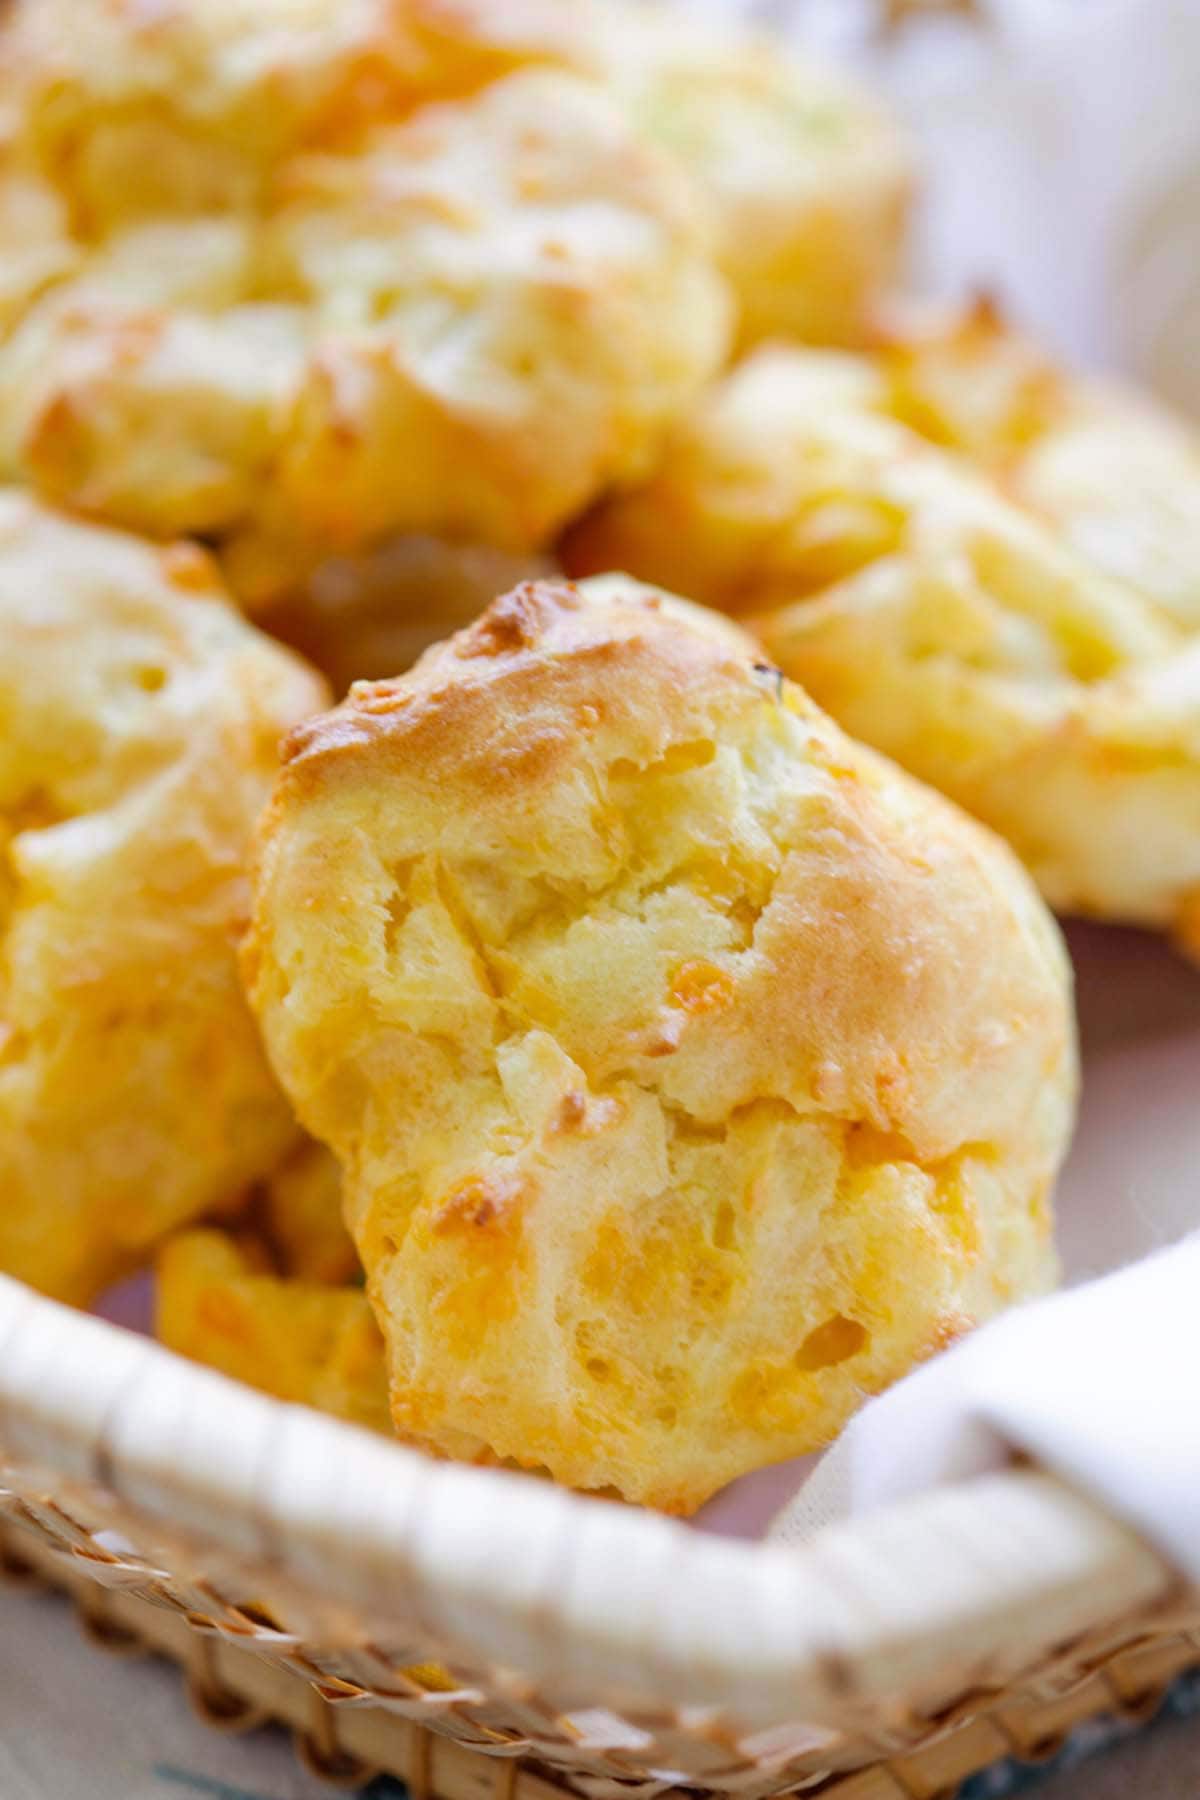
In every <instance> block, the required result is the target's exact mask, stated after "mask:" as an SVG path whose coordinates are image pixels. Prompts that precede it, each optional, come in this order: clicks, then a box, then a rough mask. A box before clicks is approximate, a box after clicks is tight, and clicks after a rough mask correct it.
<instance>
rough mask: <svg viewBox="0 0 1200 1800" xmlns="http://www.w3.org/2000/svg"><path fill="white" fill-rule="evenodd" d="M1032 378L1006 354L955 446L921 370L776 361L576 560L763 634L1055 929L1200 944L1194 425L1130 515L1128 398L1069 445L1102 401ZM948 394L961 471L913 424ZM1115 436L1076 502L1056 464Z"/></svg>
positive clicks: (605, 524)
mask: <svg viewBox="0 0 1200 1800" xmlns="http://www.w3.org/2000/svg"><path fill="white" fill-rule="evenodd" d="M1015 354H1016V352H1015V351H1014V355H1015ZM1021 366H1023V367H1024V369H1025V373H1024V374H1021V373H1020V367H1021ZM1014 368H1016V370H1017V374H1016V379H1015V380H1014ZM1031 373H1033V372H1032V371H1030V369H1029V367H1028V364H1027V363H1026V364H1024V365H1019V363H1018V364H1013V363H1010V364H1009V365H1008V366H1007V367H1006V366H1004V365H1003V364H1001V366H999V367H997V364H996V363H993V365H992V367H991V369H990V370H989V374H990V376H992V377H995V379H994V380H993V381H992V384H991V386H990V387H989V386H988V384H987V383H986V382H984V381H982V380H981V381H980V382H979V383H978V384H977V385H976V386H974V387H971V386H970V384H969V383H968V384H967V386H966V388H965V389H964V390H963V391H962V393H961V395H960V398H959V400H958V403H957V406H956V408H955V410H954V417H955V419H956V423H955V424H954V426H953V429H952V428H951V425H950V423H949V422H948V421H949V419H950V417H951V403H950V392H951V385H952V384H951V383H950V382H949V381H948V380H947V379H943V380H942V381H941V382H940V385H939V384H935V382H934V380H933V371H932V368H931V367H929V366H927V368H926V371H925V375H924V377H923V380H924V387H923V389H921V390H919V389H918V383H917V372H916V371H915V370H914V369H913V368H912V367H911V366H910V367H909V368H908V369H907V370H897V368H896V366H895V365H894V364H892V363H889V358H888V357H887V356H884V357H875V358H873V357H856V356H850V355H838V354H836V353H826V354H821V353H817V352H805V351H802V350H787V349H775V350H764V351H761V352H759V353H758V354H756V355H755V356H753V357H751V358H750V359H748V360H747V361H746V362H744V363H743V364H742V365H740V367H739V368H737V369H736V370H735V371H734V372H733V373H732V374H731V375H730V376H728V377H727V378H726V379H725V380H724V381H723V382H721V383H719V384H718V385H717V386H716V388H715V389H713V390H712V391H711V392H710V394H709V395H708V397H707V398H706V400H705V401H704V402H703V404H702V405H701V406H700V407H699V408H698V409H697V410H696V412H695V413H694V414H693V416H692V418H691V420H690V421H689V422H688V423H687V424H686V425H684V426H681V427H680V428H678V430H677V432H676V434H675V435H674V437H673V439H672V443H671V446H670V448H669V450H668V453H667V456H666V458H665V459H664V461H663V464H662V465H661V467H660V468H659V470H658V471H657V472H656V474H655V475H654V477H653V478H652V480H651V481H650V482H649V483H647V484H646V485H645V486H644V487H642V488H641V489H639V490H638V491H637V492H635V493H632V494H630V495H628V496H625V497H617V498H615V499H614V500H613V501H612V502H611V503H610V504H608V505H605V506H603V507H601V508H600V509H598V511H597V512H595V513H594V514H593V515H592V516H591V517H590V518H589V519H587V520H585V521H584V522H583V523H582V524H581V525H580V527H579V528H578V529H577V530H576V531H575V532H574V533H573V534H572V535H571V537H570V538H569V540H568V542H567V544H566V546H565V550H564V556H565V560H566V562H567V565H568V567H570V568H572V569H573V570H586V569H588V568H593V567H607V566H611V565H613V564H618V565H621V566H624V567H627V568H629V569H632V570H633V571H634V572H635V573H636V574H639V575H644V576H647V577H649V578H651V579H654V580H659V581H663V582H666V583H668V584H669V585H674V586H677V587H679V588H681V589H683V590H684V591H686V592H688V593H692V594H695V595H696V596H697V597H698V598H699V599H701V600H705V601H709V602H711V603H713V604H716V605H720V606H724V607H728V608H730V609H732V610H734V611H737V612H741V613H744V614H753V615H755V616H754V617H753V619H752V621H751V622H752V623H753V626H754V628H755V629H756V630H757V631H758V633H759V635H760V636H761V638H762V641H763V643H764V644H765V646H766V650H767V653H768V655H769V656H771V657H772V658H773V659H774V660H775V661H777V662H778V663H779V664H780V665H781V666H782V667H783V668H784V669H786V670H787V672H788V673H789V674H790V675H792V676H794V677H795V678H796V679H797V680H798V681H801V682H803V684H804V686H805V687H806V688H807V689H808V691H809V692H810V693H811V694H812V695H813V697H814V699H816V700H817V702H818V703H819V704H820V705H822V706H824V707H827V708H828V710H829V711H830V712H831V713H832V714H833V715H834V717H835V718H836V719H838V720H839V722H840V723H841V724H842V725H844V726H845V727H846V729H847V730H848V731H850V732H852V733H853V734H854V735H855V736H857V737H860V738H863V739H864V740H865V741H867V742H868V743H871V744H874V745H876V746H877V747H878V748H879V749H882V750H885V751H887V752H888V754H889V755H891V756H894V757H895V758H896V759H897V761H899V762H901V763H903V764H904V765H905V766H906V767H907V768H909V769H911V770H912V771H914V772H915V773H916V774H918V775H920V776H922V777H923V778H924V779H925V780H927V781H930V782H932V783H934V784H935V785H936V786H938V787H940V788H942V789H944V790H945V792H947V793H948V794H950V795H952V796H953V797H954V798H955V799H956V800H958V801H959V802H961V803H962V804H963V805H964V806H966V807H967V808H968V809H969V810H970V811H972V812H974V813H975V814H977V815H978V816H979V817H980V818H982V819H984V820H985V821H986V822H987V823H988V824H990V825H992V826H993V827H995V828H996V829H997V830H998V831H1000V832H1001V833H1002V834H1003V835H1004V836H1005V837H1006V838H1007V839H1008V840H1009V842H1010V843H1011V844H1013V846H1014V847H1015V848H1016V849H1017V850H1018V852H1019V853H1020V855H1021V856H1022V858H1023V859H1024V860H1025V862H1026V863H1027V864H1028V866H1029V868H1030V869H1031V870H1032V872H1033V874H1034V875H1035V876H1036V878H1037V880H1038V883H1039V885H1040V886H1041V888H1042V891H1043V892H1044V894H1045V895H1046V896H1047V898H1048V899H1049V900H1050V901H1051V902H1052V904H1053V905H1054V906H1056V907H1057V908H1058V909H1059V910H1060V911H1063V912H1077V913H1086V914H1091V915H1094V916H1096V917H1099V918H1109V919H1117V920H1124V921H1127V922H1129V923H1133V924H1140V925H1147V926H1151V927H1154V928H1156V929H1162V930H1170V931H1173V932H1174V933H1175V934H1176V936H1177V938H1178V940H1179V941H1180V942H1181V943H1182V944H1183V945H1184V946H1185V947H1187V948H1190V949H1192V950H1193V951H1195V950H1197V949H1200V643H1198V642H1197V639H1196V637H1195V636H1194V635H1193V633H1192V631H1191V629H1190V628H1189V627H1188V626H1187V624H1186V623H1185V613H1186V602H1185V600H1184V592H1185V582H1184V581H1183V580H1177V579H1176V577H1177V576H1179V575H1181V574H1182V573H1183V571H1184V570H1185V568H1186V567H1187V563H1188V559H1187V557H1186V556H1182V557H1178V558H1177V557H1176V547H1175V546H1174V544H1173V534H1172V528H1171V525H1170V519H1171V517H1172V516H1174V514H1175V513H1176V512H1177V513H1178V514H1179V515H1181V516H1182V515H1183V514H1184V513H1185V512H1186V504H1188V502H1187V499H1186V496H1187V494H1188V493H1190V489H1189V488H1188V479H1189V475H1188V473H1186V472H1185V470H1186V465H1185V460H1184V457H1183V454H1182V434H1181V433H1180V432H1178V431H1175V430H1174V428H1172V433H1173V435H1172V437H1170V438H1168V436H1167V434H1166V432H1165V430H1164V432H1163V434H1162V435H1161V436H1159V437H1157V438H1156V439H1155V444H1156V448H1155V449H1154V450H1153V452H1152V453H1148V460H1151V461H1153V462H1154V463H1155V466H1162V467H1166V465H1167V464H1168V463H1169V464H1170V469H1171V471H1172V473H1171V474H1170V476H1169V479H1168V478H1164V486H1163V488H1162V489H1161V490H1159V492H1158V493H1157V495H1155V494H1154V492H1153V490H1152V488H1151V487H1145V486H1138V485H1137V484H1136V483H1135V485H1134V487H1133V488H1132V489H1131V492H1130V494H1129V495H1127V496H1125V497H1124V499H1123V498H1122V497H1121V495H1120V493H1119V461H1118V454H1119V440H1120V435H1121V434H1120V429H1119V415H1118V413H1117V412H1116V411H1115V410H1113V409H1115V407H1116V402H1115V400H1112V399H1111V398H1106V399H1105V401H1104V407H1105V408H1107V409H1108V410H1107V411H1105V412H1103V413H1101V412H1100V411H1099V410H1097V411H1095V412H1094V413H1091V414H1090V417H1091V419H1092V421H1093V422H1092V423H1089V424H1087V425H1084V424H1083V423H1079V424H1078V426H1077V425H1076V423H1075V421H1076V420H1079V421H1082V420H1083V418H1084V416H1085V413H1087V412H1088V409H1089V408H1090V407H1091V405H1092V402H1091V401H1090V400H1085V398H1084V397H1083V396H1079V397H1078V398H1074V399H1073V398H1071V397H1070V396H1068V397H1067V399H1066V400H1065V401H1064V400H1062V399H1061V397H1059V398H1056V392H1057V389H1056V387H1055V386H1054V384H1050V385H1048V384H1047V382H1046V380H1045V379H1044V377H1042V376H1038V377H1037V379H1035V380H1032V381H1030V380H1027V379H1026V377H1027V376H1030V375H1031ZM943 374H944V371H943ZM1061 379H1062V380H1065V378H1061ZM918 391H920V392H921V394H922V403H921V406H920V407H918V405H917V403H916V399H915V395H916V394H917V393H918ZM935 393H936V394H937V395H938V396H939V398H938V417H939V418H940V419H941V420H942V423H941V425H940V426H938V427H937V429H938V430H939V431H940V432H941V433H942V434H943V435H945V436H947V437H949V436H952V435H953V436H954V437H956V438H957V440H958V441H959V442H960V443H962V444H963V445H964V446H965V445H966V444H967V443H968V442H969V443H970V444H971V446H972V448H971V452H970V457H968V455H967V454H966V452H965V449H964V452H963V453H961V454H955V453H953V452H951V451H948V450H946V449H944V448H941V447H938V446H937V445H935V444H934V443H932V442H930V441H929V439H928V438H927V437H923V436H921V435H919V434H918V433H917V432H916V431H915V430H914V429H913V428H912V426H911V425H909V424H906V423H904V422H902V421H903V418H904V417H915V416H917V415H918V414H919V416H921V417H922V419H923V420H924V421H925V429H926V431H928V432H930V433H932V432H933V430H934V429H935V427H934V425H933V423H932V422H931V415H932V413H933V406H934V402H933V398H932V396H933V395H934V394H935ZM1096 405H1097V407H1098V406H1099V403H1098V402H1097V403H1096ZM1064 407H1065V408H1066V409H1067V410H1066V412H1064V411H1063V410H1061V409H1062V408H1064ZM1076 407H1077V408H1078V411H1076V410H1075V409H1076ZM1141 416H1142V415H1140V414H1139V415H1136V416H1131V419H1130V438H1131V441H1134V440H1135V439H1136V438H1137V433H1138V430H1139V426H1138V423H1137V420H1138V418H1139V417H1141ZM1145 416H1146V418H1147V419H1149V418H1150V417H1151V415H1149V414H1148V413H1147V414H1146V415H1145ZM1061 417H1069V419H1070V423H1069V424H1068V425H1067V426H1066V427H1065V430H1066V431H1067V432H1068V434H1069V436H1068V438H1067V439H1066V440H1060V439H1059V438H1058V435H1057V427H1056V426H1055V424H1054V423H1053V421H1054V420H1056V419H1058V418H1061ZM1102 418H1103V419H1106V420H1107V421H1108V423H1106V424H1104V425H1103V431H1104V433H1105V434H1106V441H1107V444H1108V450H1109V458H1108V461H1107V463H1106V465H1105V480H1104V483H1103V484H1096V485H1093V487H1092V488H1091V490H1090V493H1091V498H1090V500H1089V499H1086V498H1082V499H1081V494H1082V491H1083V490H1082V488H1080V487H1078V486H1076V487H1075V488H1074V489H1073V491H1072V492H1073V497H1068V493H1067V489H1068V487H1069V483H1067V482H1066V479H1065V476H1064V473H1063V472H1064V468H1065V467H1066V466H1067V465H1068V464H1069V465H1070V466H1071V467H1073V468H1074V470H1075V472H1076V473H1077V474H1078V473H1079V472H1080V471H1081V470H1082V469H1083V468H1084V466H1085V464H1086V461H1087V459H1086V457H1085V456H1084V455H1083V453H1082V450H1081V448H1080V446H1081V444H1082V442H1083V438H1082V437H1081V436H1076V435H1075V434H1076V432H1077V431H1078V433H1080V434H1091V436H1090V441H1091V443H1092V444H1093V446H1094V445H1095V442H1096V437H1095V433H1096V432H1097V431H1099V430H1100V429H1101V426H1100V424H1099V421H1100V420H1101V419H1102ZM1154 429H1155V430H1157V429H1158V428H1157V427H1154ZM1144 430H1145V432H1147V433H1148V432H1149V431H1150V430H1151V426H1150V424H1147V425H1146V426H1145V427H1144ZM1143 441H1144V440H1143ZM1175 443H1177V444H1178V446H1179V448H1172V447H1171V446H1172V444H1175ZM1060 448H1061V449H1063V451H1064V458H1063V461H1061V462H1060V461H1058V451H1059V449H1060ZM1135 460H1136V458H1135ZM1090 466H1091V467H1092V469H1093V473H1094V474H1097V473H1098V472H1097V470H1096V466H1095V465H1094V464H1093V465H1090ZM1055 468H1057V472H1058V476H1059V477H1062V481H1061V485H1060V486H1059V488H1058V505H1057V507H1056V506H1054V505H1052V503H1051V496H1050V486H1051V482H1050V472H1051V471H1052V470H1054V469H1055ZM1001 470H1003V481H1000V480H998V479H996V477H997V475H998V474H999V473H1000V471H1001ZM1194 472H1195V471H1192V472H1191V473H1194ZM1035 490H1036V492H1035ZM1102 492H1103V493H1111V495H1112V504H1111V507H1110V508H1109V510H1108V512H1107V513H1105V512H1104V509H1103V508H1102V507H1101V505H1100V503H1099V498H1098V497H1099V495H1100V494H1101V493H1102ZM1196 493H1197V494H1200V486H1197V489H1196ZM1035 499H1036V502H1037V505H1036V510H1035ZM1177 503H1178V504H1177ZM1105 518H1107V520H1108V523H1109V525H1110V526H1111V528H1112V534H1113V538H1112V542H1111V543H1109V542H1108V541H1107V540H1105V541H1104V545H1103V546H1101V545H1099V544H1097V543H1096V542H1095V540H1096V539H1097V537H1099V538H1103V531H1102V530H1101V527H1102V525H1103V524H1104V521H1105ZM1123 518H1124V519H1125V520H1127V521H1130V529H1129V531H1128V533H1127V534H1126V535H1123V534H1122V531H1121V520H1122V519H1123ZM1135 518H1136V520H1140V524H1138V523H1136V522H1134V521H1135ZM1138 542H1143V543H1146V544H1148V545H1152V550H1151V552H1150V553H1149V554H1148V555H1147V556H1146V558H1145V559H1144V563H1143V564H1141V565H1140V566H1142V567H1143V570H1144V573H1143V575H1142V577H1141V579H1140V580H1139V581H1137V582H1136V583H1135V582H1134V581H1132V580H1129V579H1124V580H1118V579H1116V578H1115V577H1114V575H1113V574H1111V573H1109V572H1108V571H1109V569H1110V568H1116V567H1117V566H1118V565H1120V564H1122V563H1128V562H1130V561H1131V560H1136V559H1134V558H1133V557H1132V547H1133V546H1134V545H1135V544H1137V543H1138ZM1089 543H1092V544H1093V546H1094V552H1095V553H1094V554H1091V555H1085V554H1084V553H1083V552H1084V549H1085V546H1086V545H1087V544H1089ZM1185 543H1186V525H1185V528H1184V531H1183V532H1181V534H1180V542H1179V546H1178V548H1180V549H1182V547H1183V545H1184V544H1185ZM1102 547H1103V548H1106V550H1107V554H1106V555H1102V554H1101V548H1102ZM1106 563H1107V565H1108V567H1107V568H1106V567H1105V564H1106Z"/></svg>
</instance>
